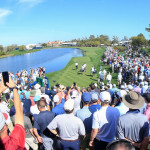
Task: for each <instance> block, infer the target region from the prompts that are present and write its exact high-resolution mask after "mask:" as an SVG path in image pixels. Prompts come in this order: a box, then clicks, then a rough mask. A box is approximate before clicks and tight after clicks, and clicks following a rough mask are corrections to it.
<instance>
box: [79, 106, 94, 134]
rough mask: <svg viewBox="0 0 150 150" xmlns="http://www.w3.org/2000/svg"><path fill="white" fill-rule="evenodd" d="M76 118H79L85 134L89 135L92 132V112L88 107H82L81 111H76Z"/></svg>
mask: <svg viewBox="0 0 150 150" xmlns="http://www.w3.org/2000/svg"><path fill="white" fill-rule="evenodd" d="M76 116H77V117H78V118H80V119H81V120H82V121H83V123H84V126H85V130H86V133H91V131H92V112H91V111H90V110H89V107H87V106H84V107H83V108H82V109H80V110H78V111H77V113H76Z"/></svg>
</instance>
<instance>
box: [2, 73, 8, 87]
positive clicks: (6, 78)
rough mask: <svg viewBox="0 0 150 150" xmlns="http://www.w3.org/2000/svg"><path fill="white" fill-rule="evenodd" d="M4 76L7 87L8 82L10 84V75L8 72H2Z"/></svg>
mask: <svg viewBox="0 0 150 150" xmlns="http://www.w3.org/2000/svg"><path fill="white" fill-rule="evenodd" d="M2 76H3V81H4V85H5V86H7V85H6V82H9V74H8V72H7V71H5V72H2Z"/></svg>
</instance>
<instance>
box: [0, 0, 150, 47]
mask: <svg viewBox="0 0 150 150" xmlns="http://www.w3.org/2000/svg"><path fill="white" fill-rule="evenodd" d="M149 5H150V1H149V0H144V1H141V0H132V1H131V0H126V1H119V0H115V1H111V0H105V1H104V0H93V1H90V0H86V1H85V0H83V1H80V0H76V1H69V0H55V1H52V0H5V1H3V2H1V5H0V33H1V35H0V45H3V46H7V45H12V44H17V45H27V44H31V43H36V44H37V43H46V42H48V41H57V40H58V41H60V40H62V41H70V40H72V39H79V38H80V39H82V38H84V37H89V36H90V35H95V36H97V35H102V34H103V35H107V36H109V38H110V39H112V37H113V36H118V37H119V40H121V39H123V37H124V36H127V37H128V38H130V37H131V36H137V35H138V34H140V33H142V34H143V35H144V36H145V38H146V39H150V37H149V35H150V33H149V32H147V31H145V28H146V27H148V26H149V24H150V19H148V18H149V15H150V12H149ZM141 10H142V11H141Z"/></svg>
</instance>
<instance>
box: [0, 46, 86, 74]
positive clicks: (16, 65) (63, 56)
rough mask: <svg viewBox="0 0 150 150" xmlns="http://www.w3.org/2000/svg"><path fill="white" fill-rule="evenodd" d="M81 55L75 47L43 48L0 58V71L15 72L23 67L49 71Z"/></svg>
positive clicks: (61, 67) (57, 68)
mask: <svg viewBox="0 0 150 150" xmlns="http://www.w3.org/2000/svg"><path fill="white" fill-rule="evenodd" d="M82 56H83V54H82V51H81V50H79V49H75V48H56V49H44V50H41V51H37V52H34V53H27V54H24V55H17V56H10V57H6V58H1V59H0V72H3V71H9V72H13V73H17V71H20V70H24V69H26V70H29V69H30V68H38V67H45V68H46V73H50V72H54V71H58V70H60V69H63V68H64V67H65V66H66V65H67V63H68V62H69V61H70V59H71V58H72V57H82Z"/></svg>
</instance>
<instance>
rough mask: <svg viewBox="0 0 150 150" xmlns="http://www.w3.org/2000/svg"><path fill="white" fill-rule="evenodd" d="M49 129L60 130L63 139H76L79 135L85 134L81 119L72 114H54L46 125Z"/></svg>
mask: <svg viewBox="0 0 150 150" xmlns="http://www.w3.org/2000/svg"><path fill="white" fill-rule="evenodd" d="M47 128H48V129H49V130H55V129H56V128H58V129H59V131H60V138H61V139H63V140H76V139H78V138H79V135H85V127H84V124H83V122H82V121H81V119H79V118H78V117H76V116H74V115H73V114H63V115H58V116H56V117H55V118H54V119H53V121H52V122H51V123H50V124H49V125H48V127H47Z"/></svg>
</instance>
